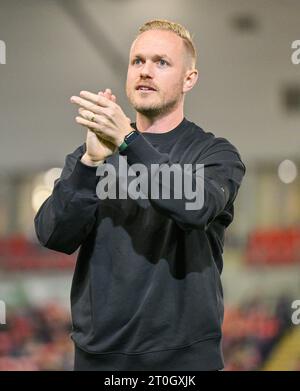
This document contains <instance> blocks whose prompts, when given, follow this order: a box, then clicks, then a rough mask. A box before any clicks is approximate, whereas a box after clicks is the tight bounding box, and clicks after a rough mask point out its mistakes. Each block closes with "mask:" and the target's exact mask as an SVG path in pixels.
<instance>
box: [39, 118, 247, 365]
mask: <svg viewBox="0 0 300 391" xmlns="http://www.w3.org/2000/svg"><path fill="white" fill-rule="evenodd" d="M132 126H133V127H135V128H136V124H135V123H134V124H132ZM85 150H86V144H85V143H84V144H83V145H81V146H80V147H79V148H77V149H76V150H75V151H74V152H73V153H71V154H69V155H67V157H66V161H65V166H64V169H63V171H62V174H61V177H60V178H59V179H57V180H56V181H55V185H54V189H53V192H52V195H51V196H50V197H49V198H48V199H47V200H46V201H45V202H44V203H43V205H42V206H41V208H40V209H39V211H38V213H37V215H36V217H35V229H36V233H37V236H38V239H39V241H40V243H41V244H42V245H44V246H46V247H48V248H49V249H53V250H56V251H60V252H64V253H67V254H72V253H73V252H74V251H75V250H77V249H78V248H79V246H80V250H79V254H78V258H77V263H76V268H75V272H74V276H73V282H72V289H71V312H72V324H73V331H72V334H71V337H72V339H73V340H74V342H75V344H76V345H77V346H78V347H79V348H81V349H82V350H84V351H85V352H89V353H91V354H94V355H95V356H93V357H99V358H100V360H101V363H102V364H101V365H102V368H103V369H106V370H114V369H117V370H195V371H197V370H217V369H221V368H223V366H224V362H223V355H222V347H221V341H222V339H221V338H222V332H221V326H222V321H223V313H224V308H223V291H222V285H221V280H220V274H221V271H222V267H223V260H222V253H223V246H224V231H225V229H226V227H227V226H228V225H229V224H230V223H231V222H232V220H233V215H234V207H233V202H234V200H235V198H236V196H237V193H238V189H239V187H240V185H241V182H242V178H243V176H244V174H245V166H244V164H243V162H242V161H241V158H240V155H239V152H238V151H237V149H236V148H235V147H234V146H233V145H232V144H231V143H230V142H229V141H228V140H227V139H225V138H220V137H215V135H214V134H213V133H210V132H205V131H204V130H203V129H201V128H200V127H199V126H197V125H196V124H194V123H193V122H190V121H188V120H187V119H186V118H184V119H183V120H182V122H181V123H180V124H179V125H178V126H177V127H176V128H174V129H172V130H171V131H169V132H165V133H140V135H139V136H138V137H137V138H136V139H135V140H133V141H132V142H131V143H130V144H129V146H128V147H127V149H125V151H123V152H122V153H120V154H119V153H115V154H114V155H112V156H111V157H109V158H108V159H107V160H106V162H107V163H111V164H113V165H114V167H116V170H117V168H118V162H119V159H124V158H125V156H126V159H127V164H128V166H129V167H130V166H132V165H133V164H135V163H142V164H143V165H144V166H146V167H147V169H149V172H150V168H151V165H153V164H155V163H159V164H162V163H164V164H168V165H171V164H173V163H177V164H180V165H181V166H182V165H183V164H196V163H199V164H204V204H203V206H202V208H201V209H199V210H187V209H186V207H185V205H186V204H185V203H186V201H187V200H186V199H185V198H184V195H183V198H182V199H162V197H160V198H158V199H150V198H147V199H141V198H140V199H132V198H127V199H104V200H102V199H100V198H99V197H98V195H97V194H98V193H97V192H96V189H98V187H97V184H98V183H99V181H100V179H101V177H99V176H97V175H96V170H97V168H96V167H89V166H87V165H85V164H83V163H82V162H81V161H80V159H81V157H82V155H83V154H84V152H85ZM121 155H123V156H121ZM195 175H196V173H195V172H193V180H194V179H195V178H194V176H195ZM149 177H150V176H149ZM154 177H156V180H158V181H159V180H160V179H159V173H154ZM154 177H151V180H153V178H154Z"/></svg>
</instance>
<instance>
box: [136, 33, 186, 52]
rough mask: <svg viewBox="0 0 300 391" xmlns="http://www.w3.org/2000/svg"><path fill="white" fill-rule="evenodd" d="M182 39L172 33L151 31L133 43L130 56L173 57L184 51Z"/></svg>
mask: <svg viewBox="0 0 300 391" xmlns="http://www.w3.org/2000/svg"><path fill="white" fill-rule="evenodd" d="M182 45H183V42H182V39H181V38H180V37H179V36H178V35H176V34H175V33H173V32H172V31H165V30H149V31H145V32H143V33H142V34H140V35H139V36H138V37H137V38H136V39H135V40H134V41H133V43H132V45H131V49H130V54H131V55H135V54H136V53H137V52H139V53H149V54H150V53H153V54H154V55H162V54H165V55H172V53H174V54H175V53H177V52H179V51H180V50H181V49H182Z"/></svg>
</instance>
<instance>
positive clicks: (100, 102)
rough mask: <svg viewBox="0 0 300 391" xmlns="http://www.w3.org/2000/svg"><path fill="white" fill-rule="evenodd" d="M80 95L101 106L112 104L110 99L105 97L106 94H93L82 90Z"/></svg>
mask: <svg viewBox="0 0 300 391" xmlns="http://www.w3.org/2000/svg"><path fill="white" fill-rule="evenodd" d="M80 96H81V98H84V99H87V100H89V101H91V102H93V103H96V104H97V105H99V106H102V107H108V106H110V101H109V99H107V98H105V97H104V96H101V95H98V94H93V93H92V92H89V91H80Z"/></svg>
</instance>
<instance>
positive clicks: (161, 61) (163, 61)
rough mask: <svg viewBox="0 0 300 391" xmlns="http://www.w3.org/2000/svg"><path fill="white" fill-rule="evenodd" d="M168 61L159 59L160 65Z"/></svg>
mask: <svg viewBox="0 0 300 391" xmlns="http://www.w3.org/2000/svg"><path fill="white" fill-rule="evenodd" d="M167 64H168V63H167V61H166V60H162V59H161V60H159V65H167Z"/></svg>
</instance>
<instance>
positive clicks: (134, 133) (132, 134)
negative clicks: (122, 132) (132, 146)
mask: <svg viewBox="0 0 300 391" xmlns="http://www.w3.org/2000/svg"><path fill="white" fill-rule="evenodd" d="M136 136H138V132H137V131H135V130H133V131H132V132H130V133H129V134H127V136H125V137H124V141H126V143H127V144H128V143H130V142H131V141H133V140H134V139H135V138H136Z"/></svg>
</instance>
